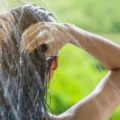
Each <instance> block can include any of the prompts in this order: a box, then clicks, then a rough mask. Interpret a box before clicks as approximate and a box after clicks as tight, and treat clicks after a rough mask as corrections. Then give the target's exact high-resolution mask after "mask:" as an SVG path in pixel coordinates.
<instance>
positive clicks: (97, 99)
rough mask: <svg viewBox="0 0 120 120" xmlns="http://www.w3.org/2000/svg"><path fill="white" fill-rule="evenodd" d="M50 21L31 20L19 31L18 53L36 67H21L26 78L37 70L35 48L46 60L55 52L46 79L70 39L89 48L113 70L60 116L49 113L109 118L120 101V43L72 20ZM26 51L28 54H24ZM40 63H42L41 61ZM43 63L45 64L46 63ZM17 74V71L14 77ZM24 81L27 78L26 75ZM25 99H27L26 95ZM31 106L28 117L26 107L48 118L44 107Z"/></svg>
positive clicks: (71, 118) (87, 119) (78, 119)
mask: <svg viewBox="0 0 120 120" xmlns="http://www.w3.org/2000/svg"><path fill="white" fill-rule="evenodd" d="M10 15H11V16H12V21H16V20H15V14H13V13H12V14H10ZM47 22H48V23H46V22H38V21H37V22H36V23H35V24H32V23H31V24H32V25H31V26H30V25H28V26H27V27H28V28H27V29H26V27H25V29H23V31H24V32H23V31H22V32H20V33H21V34H20V35H19V37H21V36H22V40H21V41H20V43H19V44H20V45H19V48H20V49H19V50H20V51H19V56H21V57H20V58H21V59H22V60H21V61H23V63H25V64H27V65H29V64H28V63H27V62H29V61H30V63H31V64H34V65H32V66H33V67H30V65H31V64H30V65H29V68H28V69H29V71H31V72H27V71H26V67H25V69H24V71H23V67H22V70H21V71H22V72H21V74H22V76H23V78H26V77H25V76H27V75H31V74H29V73H32V74H35V73H34V70H36V72H37V71H38V69H34V66H35V64H36V60H34V59H37V56H32V57H31V55H32V54H33V53H34V52H35V53H37V51H40V54H38V55H42V56H44V60H43V61H46V62H48V60H50V58H51V56H54V57H52V58H53V59H52V61H51V64H50V65H48V63H47V64H46V66H47V65H48V66H49V69H47V70H48V71H47V72H46V73H47V79H46V80H47V82H48V81H49V80H50V79H51V78H52V75H53V73H54V71H55V70H56V68H57V63H58V57H57V56H55V55H56V53H57V52H58V51H59V50H60V49H61V48H62V47H63V46H64V45H66V44H67V43H71V44H73V45H75V46H77V47H80V48H82V49H83V50H85V51H86V52H88V53H89V54H90V55H92V56H94V57H95V58H96V59H97V60H99V61H100V62H101V63H102V64H103V65H104V66H105V67H106V68H108V69H109V70H110V72H109V73H108V74H107V75H106V77H104V78H103V80H102V81H101V82H100V84H99V85H98V86H97V87H96V89H95V90H94V91H93V92H92V93H91V94H90V95H89V96H88V97H86V98H85V99H83V100H82V101H80V102H78V103H77V104H76V105H74V106H73V107H72V108H70V109H69V110H67V111H66V112H65V113H63V114H61V115H59V116H55V115H51V114H49V116H50V117H51V118H52V119H53V120H108V119H109V118H110V117H111V115H112V114H113V112H114V111H115V109H116V107H117V106H118V105H119V101H120V97H119V95H120V81H119V78H120V70H119V69H120V63H119V59H120V54H119V52H120V46H119V45H117V44H115V43H113V42H111V41H109V40H107V39H105V38H103V37H100V36H98V35H95V34H92V33H89V32H87V31H84V30H82V29H80V28H78V27H76V26H74V25H71V24H60V23H52V22H51V21H50V22H49V21H47ZM22 23H23V22H22ZM22 28H23V27H22ZM20 30H21V29H20ZM9 33H10V32H9ZM13 33H14V32H13ZM15 35H16V34H15ZM15 35H14V36H15ZM3 36H4V35H3ZM3 40H4V38H3ZM42 46H43V47H44V50H43V51H42V50H41V48H42ZM39 48H40V49H39ZM2 49H3V48H2ZM12 52H13V51H12ZM26 54H27V56H29V57H27V56H25V55H26ZM41 58H42V57H41V56H40V57H39V59H37V60H38V61H40V59H41ZM26 60H29V61H27V62H25V61H26ZM41 61H42V60H41ZM20 63H21V62H20ZM37 65H39V63H38V64H37ZM41 65H43V63H42V64H41ZM44 66H45V65H44ZM19 68H20V67H18V70H19ZM23 72H25V73H27V75H24V74H23ZM44 72H45V71H44ZM39 73H40V74H39V75H38V74H37V75H38V76H41V72H39ZM12 76H13V75H12ZM15 76H16V75H14V77H15ZM48 76H49V77H48ZM27 77H28V76H27ZM29 78H30V77H29ZM22 80H24V79H22ZM38 80H39V79H38ZM42 80H43V79H42ZM44 80H45V79H44ZM24 81H26V79H25V80H24ZM30 82H31V81H30ZM45 84H46V82H45V81H43V84H42V85H43V86H44V85H45ZM24 85H26V84H23V86H24ZM28 86H29V84H28ZM36 86H37V84H36ZM18 88H19V87H18ZM33 88H34V87H33ZM40 88H41V89H40V90H41V91H42V86H41V87H40ZM23 90H24V89H23ZM40 90H39V92H38V95H40V94H41V91H40ZM34 91H35V90H34ZM7 93H8V92H7ZM17 93H19V92H17ZM23 93H25V94H28V91H27V90H26V92H24V91H23ZM25 94H23V96H24V97H25ZM17 95H18V94H17ZM30 95H31V94H30ZM3 97H4V96H3ZM39 97H40V96H39ZM39 97H38V98H39ZM33 98H35V97H33ZM13 100H14V99H13ZM22 100H23V101H24V102H26V101H25V100H24V99H22ZM26 100H27V98H26ZM33 100H34V99H33ZM24 102H22V103H23V104H21V105H23V106H24V105H25V103H24ZM33 103H34V102H33ZM37 103H38V104H37V105H40V103H41V102H37ZM1 105H2V104H1ZM43 105H44V104H42V105H41V106H40V107H39V108H42V107H43ZM29 106H30V104H28V106H26V109H23V110H24V112H25V113H26V118H27V117H28V115H30V114H28V112H26V111H28V109H31V111H30V113H32V111H33V113H35V116H36V115H39V116H38V118H35V116H34V117H33V119H42V117H41V116H42V115H43V116H44V117H45V119H47V118H46V116H47V114H44V113H45V111H44V112H42V110H41V111H39V110H38V112H40V113H41V114H39V113H38V112H35V108H34V107H31V106H30V108H29ZM15 108H16V106H15ZM21 110H22V106H21ZM21 110H19V109H18V111H17V116H19V117H21V116H20V115H19V113H20V114H22V115H24V114H23V113H22V112H21ZM37 113H38V114H37ZM11 116H13V115H11ZM48 118H49V117H48ZM20 119H25V115H24V117H23V118H20ZM28 119H31V117H29V118H28Z"/></svg>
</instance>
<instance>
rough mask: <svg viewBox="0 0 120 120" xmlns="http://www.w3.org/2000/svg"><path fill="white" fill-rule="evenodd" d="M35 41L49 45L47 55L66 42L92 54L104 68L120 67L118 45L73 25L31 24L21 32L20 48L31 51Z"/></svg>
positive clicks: (119, 47) (119, 46)
mask: <svg viewBox="0 0 120 120" xmlns="http://www.w3.org/2000/svg"><path fill="white" fill-rule="evenodd" d="M33 31H34V32H33ZM31 32H32V33H31ZM36 41H37V45H41V44H43V43H44V44H48V46H50V47H48V48H51V49H48V51H47V53H48V56H49V55H53V54H55V53H56V52H57V51H59V50H60V49H61V48H62V47H63V46H64V45H65V44H66V43H72V44H74V45H76V46H78V47H80V48H82V49H83V50H85V51H86V52H88V53H89V54H90V55H92V56H94V57H95V58H96V59H97V60H98V61H100V62H101V63H102V64H103V65H104V66H105V67H106V68H108V69H110V70H116V69H119V68H120V62H119V60H120V45H118V44H116V43H114V42H112V41H110V40H108V39H105V38H103V37H101V36H98V35H95V34H92V33H90V32H87V31H85V30H82V29H80V28H78V27H76V26H74V25H70V24H57V23H43V22H42V23H41V22H39V23H37V24H35V25H32V26H30V27H29V28H28V29H26V30H25V32H24V33H23V36H22V42H21V46H22V47H21V48H22V49H24V48H25V47H26V48H27V49H28V50H29V51H30V52H32V51H33V50H34V49H35V48H36V47H37V45H36Z"/></svg>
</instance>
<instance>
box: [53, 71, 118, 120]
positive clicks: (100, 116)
mask: <svg viewBox="0 0 120 120" xmlns="http://www.w3.org/2000/svg"><path fill="white" fill-rule="evenodd" d="M119 103H120V70H117V71H111V72H109V73H108V74H107V75H106V77H105V78H103V80H102V81H101V82H100V84H99V85H98V86H97V88H96V89H95V90H94V91H93V93H91V94H90V95H89V96H88V97H86V98H85V99H83V100H82V101H80V102H78V103H77V104H76V105H74V106H73V107H72V108H70V109H69V110H67V111H66V112H65V113H63V114H61V115H59V116H54V117H53V118H54V119H53V120H109V119H110V117H111V116H112V114H113V112H114V111H115V109H116V108H117V106H118V105H119Z"/></svg>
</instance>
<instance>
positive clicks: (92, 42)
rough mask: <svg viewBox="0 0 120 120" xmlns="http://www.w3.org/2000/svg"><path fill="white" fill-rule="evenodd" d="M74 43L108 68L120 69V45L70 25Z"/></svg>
mask: <svg viewBox="0 0 120 120" xmlns="http://www.w3.org/2000/svg"><path fill="white" fill-rule="evenodd" d="M68 28H69V30H70V34H71V35H70V37H71V38H72V43H73V44H75V45H76V46H79V47H81V48H82V49H83V50H85V51H86V52H87V53H89V54H90V55H92V56H94V57H95V58H96V59H97V60H98V61H100V62H101V63H102V64H103V65H104V66H105V67H106V68H108V69H110V70H115V69H119V68H120V62H119V60H120V45H118V44H116V43H114V42H112V41H110V40H108V39H106V38H103V37H101V36H98V35H95V34H92V33H90V32H87V31H84V30H82V29H79V28H77V27H76V26H73V25H68Z"/></svg>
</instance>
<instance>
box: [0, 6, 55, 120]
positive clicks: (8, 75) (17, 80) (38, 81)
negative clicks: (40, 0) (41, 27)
mask: <svg viewBox="0 0 120 120" xmlns="http://www.w3.org/2000/svg"><path fill="white" fill-rule="evenodd" d="M11 13H12V14H13V16H14V18H15V24H14V25H11V27H12V33H13V35H12V37H8V45H5V44H4V43H3V42H2V53H1V56H0V60H1V69H0V78H2V79H1V80H0V88H1V89H0V93H1V96H0V113H3V114H2V115H0V119H1V120H3V119H6V120H7V119H8V118H9V120H13V119H15V120H24V119H25V120H32V119H35V120H38V119H39V120H40V119H41V120H42V119H43V118H44V119H45V116H46V117H47V116H48V114H47V112H46V107H47V104H46V92H47V80H48V78H51V76H52V74H53V73H54V71H55V69H56V68H57V57H53V58H52V59H49V60H46V58H45V51H46V49H47V46H46V45H44V44H43V45H41V46H39V47H38V48H37V49H35V50H34V51H33V52H32V53H30V54H28V52H27V51H23V53H22V54H21V53H20V42H21V35H22V33H23V31H24V30H25V29H26V28H27V27H29V26H30V25H32V24H34V23H37V22H39V21H46V22H53V21H54V19H53V16H52V14H51V13H49V12H48V11H46V10H45V9H43V8H40V7H38V6H35V5H26V6H23V7H19V8H15V9H13V10H11Z"/></svg>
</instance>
